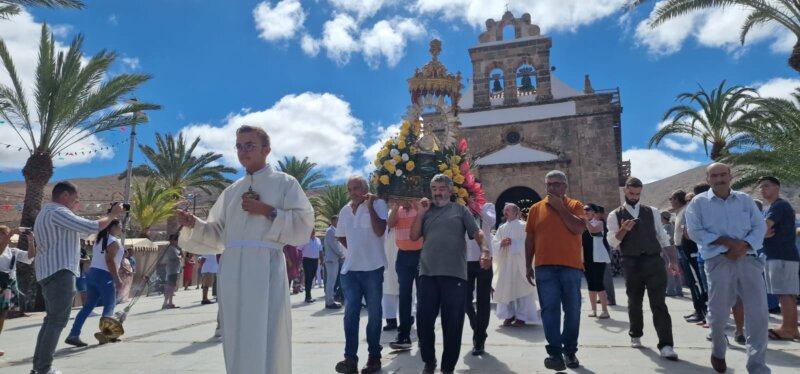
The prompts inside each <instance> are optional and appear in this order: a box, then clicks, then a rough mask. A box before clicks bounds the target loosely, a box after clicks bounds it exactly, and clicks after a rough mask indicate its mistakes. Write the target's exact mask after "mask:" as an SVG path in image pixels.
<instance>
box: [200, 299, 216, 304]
mask: <svg viewBox="0 0 800 374" xmlns="http://www.w3.org/2000/svg"><path fill="white" fill-rule="evenodd" d="M200 304H201V305H208V304H214V302H213V301H211V300H208V299H206V300H203V301H201V302H200Z"/></svg>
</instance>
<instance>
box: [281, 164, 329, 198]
mask: <svg viewBox="0 0 800 374" xmlns="http://www.w3.org/2000/svg"><path fill="white" fill-rule="evenodd" d="M316 167H317V164H316V163H315V162H311V161H308V157H305V158H303V159H302V160H298V159H297V158H296V157H294V156H292V157H284V159H283V160H278V169H279V170H280V171H282V172H284V173H286V174H289V175H291V176H293V177H294V178H295V179H297V181H298V182H299V183H300V186H301V187H302V188H303V191H309V190H313V189H317V188H323V187H325V186H327V185H328V182H327V180H326V179H325V174H323V173H322V172H319V171H316V170H314V169H315V168H316Z"/></svg>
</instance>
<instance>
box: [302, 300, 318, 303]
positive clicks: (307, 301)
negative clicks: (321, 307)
mask: <svg viewBox="0 0 800 374" xmlns="http://www.w3.org/2000/svg"><path fill="white" fill-rule="evenodd" d="M315 302H317V300H316V299H306V301H305V303H306V304H312V303H315Z"/></svg>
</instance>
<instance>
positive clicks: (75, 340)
mask: <svg viewBox="0 0 800 374" xmlns="http://www.w3.org/2000/svg"><path fill="white" fill-rule="evenodd" d="M64 343H67V344H69V345H74V346H76V347H86V346H87V345H89V344H86V343H85V342H84V341H83V340H81V337H80V336H68V337H67V339H66V340H64Z"/></svg>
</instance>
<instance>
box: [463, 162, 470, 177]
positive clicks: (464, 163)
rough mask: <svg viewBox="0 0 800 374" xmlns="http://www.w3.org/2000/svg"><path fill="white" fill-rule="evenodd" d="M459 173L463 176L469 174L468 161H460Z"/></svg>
mask: <svg viewBox="0 0 800 374" xmlns="http://www.w3.org/2000/svg"><path fill="white" fill-rule="evenodd" d="M461 174H464V176H465V177H466V176H467V174H471V173H470V172H469V161H464V162H462V163H461Z"/></svg>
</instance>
